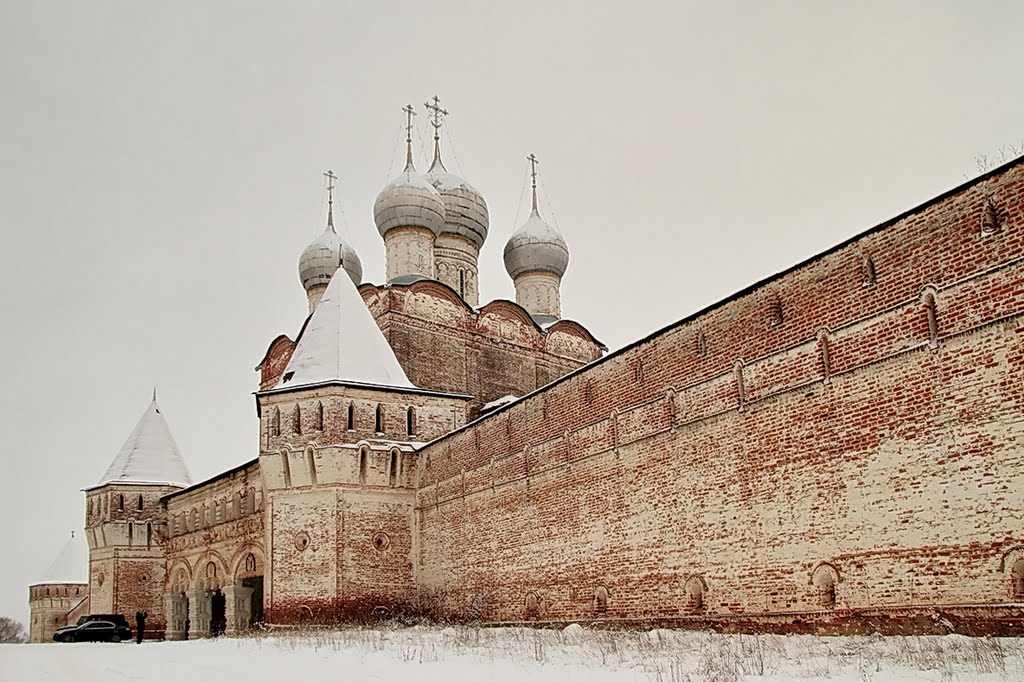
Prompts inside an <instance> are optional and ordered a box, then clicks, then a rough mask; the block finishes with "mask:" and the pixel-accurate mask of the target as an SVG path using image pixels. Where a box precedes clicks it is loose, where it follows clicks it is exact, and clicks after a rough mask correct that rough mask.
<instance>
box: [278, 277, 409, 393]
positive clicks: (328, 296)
mask: <svg viewBox="0 0 1024 682" xmlns="http://www.w3.org/2000/svg"><path fill="white" fill-rule="evenodd" d="M325 381H346V382H353V383H359V384H370V385H374V386H393V387H396V388H415V386H413V384H412V382H410V381H409V378H408V377H407V376H406V375H405V371H404V370H403V369H402V366H401V365H399V364H398V358H396V357H395V352H394V351H393V350H392V349H391V345H390V344H389V343H388V341H387V339H385V338H384V334H383V333H381V331H380V327H378V326H377V322H376V321H375V320H374V319H373V316H372V315H371V314H370V311H369V309H368V308H367V307H366V303H365V302H364V301H363V297H362V296H360V295H359V291H357V290H356V286H355V284H353V283H352V280H351V279H349V278H348V277H332V278H331V282H330V284H328V285H327V289H326V290H325V291H324V295H323V298H321V299H320V304H319V305H318V306H317V307H316V309H315V310H314V311H313V314H312V316H310V318H309V320H308V321H307V322H306V326H305V329H304V330H303V332H302V335H301V336H300V337H299V340H298V343H297V344H296V346H295V351H294V352H293V353H292V357H291V359H290V360H289V361H288V366H287V367H285V370H284V373H283V374H282V375H281V380H280V381H279V382H278V384H277V388H286V387H287V388H292V387H294V386H303V385H307V384H318V383H322V382H325Z"/></svg>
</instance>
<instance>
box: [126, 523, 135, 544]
mask: <svg viewBox="0 0 1024 682" xmlns="http://www.w3.org/2000/svg"><path fill="white" fill-rule="evenodd" d="M134 536H135V524H134V523H132V522H131V521H129V522H128V544H129V545H130V544H132V543H133V542H134V539H135V538H134Z"/></svg>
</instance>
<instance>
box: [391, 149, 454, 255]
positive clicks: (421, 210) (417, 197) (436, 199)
mask: <svg viewBox="0 0 1024 682" xmlns="http://www.w3.org/2000/svg"><path fill="white" fill-rule="evenodd" d="M444 217H445V213H444V200H443V199H441V193H440V192H438V191H437V190H436V189H435V188H434V186H433V185H432V184H430V183H429V182H427V181H426V179H424V178H423V176H422V175H420V174H418V173H417V172H416V169H415V168H413V165H412V160H411V159H410V161H409V162H408V163H407V164H406V166H405V170H403V171H402V173H401V174H400V175H399V176H398V177H397V178H395V179H394V180H392V181H391V182H389V183H388V184H387V185H386V186H385V187H384V189H382V190H381V191H380V194H378V195H377V200H376V201H375V202H373V220H374V222H375V223H377V231H378V232H380V236H382V237H383V236H384V235H386V234H387V233H388V232H389V231H391V230H393V229H394V228H396V227H425V228H427V229H428V230H430V231H431V232H433V233H434V234H435V235H438V234H441V233H442V232H443V231H444Z"/></svg>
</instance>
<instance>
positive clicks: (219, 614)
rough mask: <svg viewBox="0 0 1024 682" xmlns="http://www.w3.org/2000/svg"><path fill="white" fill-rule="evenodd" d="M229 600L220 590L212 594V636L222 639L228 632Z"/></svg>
mask: <svg viewBox="0 0 1024 682" xmlns="http://www.w3.org/2000/svg"><path fill="white" fill-rule="evenodd" d="M227 625H228V619H227V600H226V599H225V597H224V592H222V591H221V590H220V589H219V588H218V589H216V590H214V591H213V592H211V593H210V634H211V635H212V636H214V637H220V636H221V635H223V634H224V633H225V632H226V631H227Z"/></svg>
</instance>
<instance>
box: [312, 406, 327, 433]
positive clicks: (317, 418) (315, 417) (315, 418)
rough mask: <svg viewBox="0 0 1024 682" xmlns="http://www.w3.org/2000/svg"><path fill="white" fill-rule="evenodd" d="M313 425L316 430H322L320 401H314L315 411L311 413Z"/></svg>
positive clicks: (322, 418) (322, 415)
mask: <svg viewBox="0 0 1024 682" xmlns="http://www.w3.org/2000/svg"><path fill="white" fill-rule="evenodd" d="M313 421H314V424H313V426H314V427H315V428H316V430H317V431H323V430H324V404H323V402H322V401H319V400H318V401H316V412H315V413H314V414H313Z"/></svg>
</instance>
